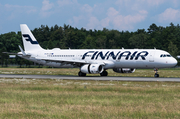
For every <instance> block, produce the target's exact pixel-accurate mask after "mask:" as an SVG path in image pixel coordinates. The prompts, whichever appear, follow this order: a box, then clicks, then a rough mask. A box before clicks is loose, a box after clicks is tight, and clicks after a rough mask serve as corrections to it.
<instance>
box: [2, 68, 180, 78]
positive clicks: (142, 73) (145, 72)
mask: <svg viewBox="0 0 180 119" xmlns="http://www.w3.org/2000/svg"><path fill="white" fill-rule="evenodd" d="M107 71H108V76H127V77H154V70H153V69H137V70H136V71H135V72H134V73H115V72H114V71H113V70H107ZM78 72H79V69H78V68H73V69H71V68H0V74H37V75H40V74H41V75H74V76H77V75H78ZM158 72H159V74H160V77H176V78H180V68H171V69H160V70H159V71H158ZM87 76H99V74H87Z"/></svg>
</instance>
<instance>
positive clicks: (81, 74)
mask: <svg viewBox="0 0 180 119" xmlns="http://www.w3.org/2000/svg"><path fill="white" fill-rule="evenodd" d="M78 76H86V73H83V72H81V71H79V73H78Z"/></svg>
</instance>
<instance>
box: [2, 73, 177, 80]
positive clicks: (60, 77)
mask: <svg viewBox="0 0 180 119" xmlns="http://www.w3.org/2000/svg"><path fill="white" fill-rule="evenodd" d="M0 78H23V79H26V78H27V79H70V80H97V81H151V82H154V81H166V82H180V78H150V77H112V76H107V77H100V76H86V77H79V76H61V75H16V74H0Z"/></svg>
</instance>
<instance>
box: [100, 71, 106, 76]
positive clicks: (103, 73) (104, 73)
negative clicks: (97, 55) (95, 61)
mask: <svg viewBox="0 0 180 119" xmlns="http://www.w3.org/2000/svg"><path fill="white" fill-rule="evenodd" d="M100 75H101V76H107V75H108V72H107V71H103V72H102V73H100Z"/></svg>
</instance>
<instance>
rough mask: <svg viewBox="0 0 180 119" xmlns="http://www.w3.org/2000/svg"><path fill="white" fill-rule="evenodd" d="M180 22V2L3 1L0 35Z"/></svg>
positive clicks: (133, 28) (117, 0)
mask: <svg viewBox="0 0 180 119" xmlns="http://www.w3.org/2000/svg"><path fill="white" fill-rule="evenodd" d="M171 22H172V23H173V24H175V25H177V24H179V23H180V0H1V1H0V34H4V33H8V32H12V31H14V32H18V31H20V26H19V25H20V24H27V25H28V27H29V28H30V29H31V30H33V29H34V28H39V27H41V25H48V26H49V27H51V26H54V25H56V24H57V25H58V26H63V25H64V24H66V25H70V26H73V27H77V28H78V29H81V28H82V27H83V28H85V29H87V30H89V29H92V30H94V29H96V30H102V29H103V28H107V29H109V30H111V29H114V30H119V31H122V30H123V31H137V29H146V30H147V29H148V28H149V26H150V25H151V24H152V23H155V24H156V25H157V26H163V27H166V26H169V25H170V23H171Z"/></svg>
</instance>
